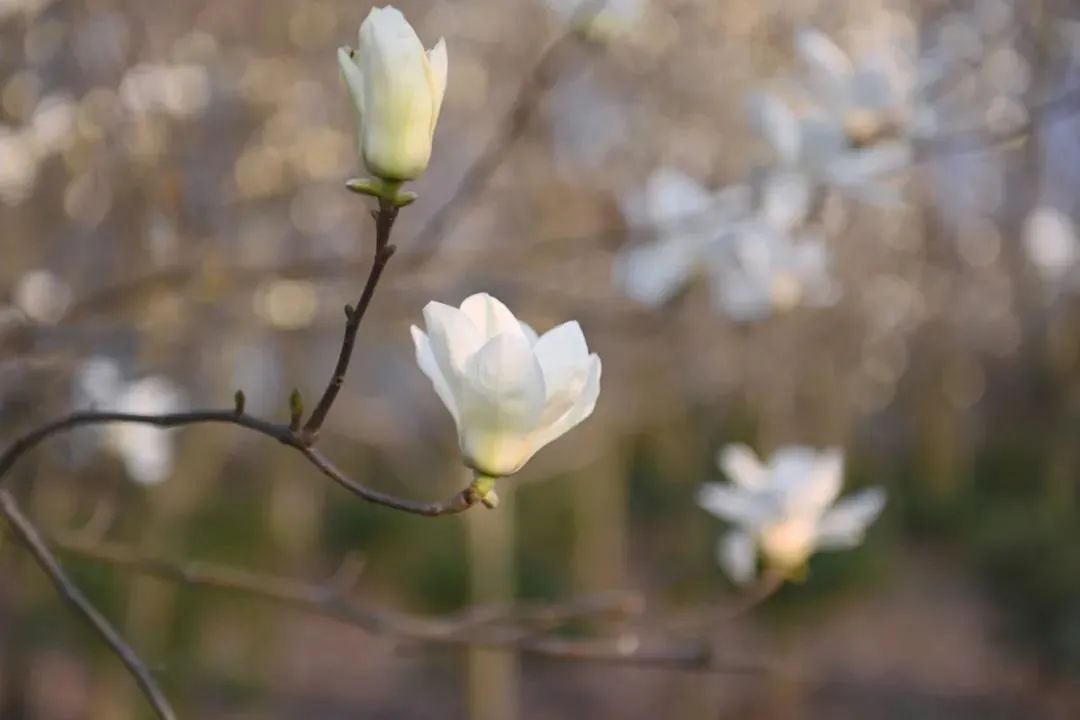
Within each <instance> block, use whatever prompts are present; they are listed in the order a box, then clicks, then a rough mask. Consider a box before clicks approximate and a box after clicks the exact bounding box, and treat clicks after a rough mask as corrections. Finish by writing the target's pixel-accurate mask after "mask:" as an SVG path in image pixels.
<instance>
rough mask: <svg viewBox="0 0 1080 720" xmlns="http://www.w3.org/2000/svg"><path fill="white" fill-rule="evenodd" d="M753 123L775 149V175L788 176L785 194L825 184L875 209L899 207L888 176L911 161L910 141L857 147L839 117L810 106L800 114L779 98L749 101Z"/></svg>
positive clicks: (807, 192) (802, 194) (806, 192)
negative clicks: (878, 207) (877, 207)
mask: <svg viewBox="0 0 1080 720" xmlns="http://www.w3.org/2000/svg"><path fill="white" fill-rule="evenodd" d="M750 120H751V124H752V125H753V126H754V128H755V130H756V131H757V132H758V134H759V135H761V137H762V138H763V139H764V140H765V141H766V142H768V143H769V145H770V146H772V149H773V152H774V153H775V155H776V160H777V164H776V166H775V167H774V168H772V169H771V173H774V174H776V173H782V174H783V176H786V180H785V184H786V192H787V194H788V195H789V196H790V197H791V198H792V201H794V200H795V199H797V198H805V200H803V202H807V203H809V201H810V200H811V199H812V198H813V192H814V190H815V189H816V188H819V187H821V186H825V187H832V188H835V189H836V190H838V191H840V192H841V193H843V194H845V195H847V196H849V197H854V198H856V199H858V200H861V201H864V202H868V203H872V204H875V205H885V206H889V205H893V206H894V205H898V204H900V196H899V193H898V191H897V189H896V187H895V185H894V184H893V183H890V182H889V177H890V176H891V175H894V174H895V173H897V172H899V171H900V170H902V169H904V168H905V167H907V165H908V164H910V162H911V146H910V143H908V142H906V141H901V140H891V141H884V142H879V143H874V144H872V145H867V146H865V147H863V146H859V145H857V144H854V143H852V141H851V139H850V138H849V137H848V134H847V131H846V130H845V128H844V125H843V124H842V123H841V122H840V121H839V120H838V118H837V117H835V116H832V115H830V114H828V113H825V112H822V111H821V110H820V109H817V108H809V109H805V110H803V111H801V112H800V113H798V114H796V112H795V111H794V110H793V109H792V107H791V106H790V105H789V104H788V103H787V102H785V101H784V100H783V99H781V98H780V97H778V96H776V95H774V94H772V93H767V92H762V93H757V94H755V95H754V96H753V98H751V101H750Z"/></svg>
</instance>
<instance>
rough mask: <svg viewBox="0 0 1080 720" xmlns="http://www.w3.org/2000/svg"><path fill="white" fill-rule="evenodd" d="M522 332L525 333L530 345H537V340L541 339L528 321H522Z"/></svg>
mask: <svg viewBox="0 0 1080 720" xmlns="http://www.w3.org/2000/svg"><path fill="white" fill-rule="evenodd" d="M521 332H522V333H523V334H524V335H525V339H526V340H528V341H529V345H532V346H533V347H534V348H535V347H536V343H537V341H539V340H540V336H539V335H537V334H536V331H535V330H533V326H532V325H530V324H529V323H527V322H523V323H521Z"/></svg>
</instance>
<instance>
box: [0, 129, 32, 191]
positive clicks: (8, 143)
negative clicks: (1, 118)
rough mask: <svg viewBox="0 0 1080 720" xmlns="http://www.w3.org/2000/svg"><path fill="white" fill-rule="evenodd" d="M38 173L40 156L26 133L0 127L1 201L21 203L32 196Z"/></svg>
mask: <svg viewBox="0 0 1080 720" xmlns="http://www.w3.org/2000/svg"><path fill="white" fill-rule="evenodd" d="M37 175H38V158H37V156H36V155H35V153H34V146H33V143H32V142H31V140H30V139H29V138H28V137H27V136H26V133H20V132H17V131H12V130H8V129H7V128H4V127H0V201H3V202H4V204H6V205H19V204H21V203H22V202H23V201H25V200H26V199H27V198H28V197H30V193H31V192H32V191H33V189H34V183H35V182H36V181H37Z"/></svg>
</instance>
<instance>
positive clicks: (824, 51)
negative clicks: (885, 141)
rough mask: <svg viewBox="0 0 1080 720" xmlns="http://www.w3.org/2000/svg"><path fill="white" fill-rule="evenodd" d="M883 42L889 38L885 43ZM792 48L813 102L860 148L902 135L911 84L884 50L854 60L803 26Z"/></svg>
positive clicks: (898, 63) (901, 66)
mask: <svg viewBox="0 0 1080 720" xmlns="http://www.w3.org/2000/svg"><path fill="white" fill-rule="evenodd" d="M885 42H887V41H885ZM795 47H796V51H797V52H798V55H799V57H800V59H801V60H802V62H803V65H804V67H805V68H806V71H807V84H808V86H809V88H810V90H811V92H812V100H813V101H814V103H815V104H816V105H817V106H818V107H820V108H822V109H823V110H824V111H825V112H826V113H828V114H829V115H830V116H831V117H832V118H833V119H834V120H835V121H836V122H837V124H839V125H840V126H841V127H842V128H843V129H844V131H845V133H846V134H847V136H848V137H849V138H850V139H851V141H852V142H853V144H855V145H859V146H865V145H869V144H871V143H873V142H875V141H876V140H877V139H880V138H882V137H885V136H891V135H896V134H899V133H902V131H903V126H904V125H905V124H906V122H907V120H908V117H909V115H910V113H911V109H910V101H911V92H912V88H911V87H910V84H909V83H908V82H906V76H907V73H905V72H904V70H905V67H904V65H907V64H908V63H900V62H898V61H897V58H896V57H895V54H890V53H888V52H887V50H888V48H883V49H881V50H882V51H880V52H878V53H876V54H874V55H871V56H870V57H867V58H863V59H861V60H860V61H859V62H856V61H855V60H854V59H853V58H852V57H851V56H850V55H848V54H847V53H846V52H844V51H843V50H842V49H841V48H840V46H838V45H837V44H836V43H834V42H833V41H832V40H831V39H830V38H829V37H828V36H827V35H825V34H824V33H822V32H820V31H818V30H814V29H811V28H805V29H803V30H801V31H800V32H799V33H798V34H797V35H796V39H795Z"/></svg>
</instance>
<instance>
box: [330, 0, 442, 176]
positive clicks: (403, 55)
mask: <svg viewBox="0 0 1080 720" xmlns="http://www.w3.org/2000/svg"><path fill="white" fill-rule="evenodd" d="M338 63H339V64H340V65H341V72H342V74H343V75H344V76H345V83H346V85H348V88H349V94H350V95H351V97H352V100H353V104H354V105H355V106H356V112H357V115H358V118H359V123H358V134H359V139H360V153H361V155H362V157H363V159H364V164H365V165H366V166H367V169H368V170H369V171H370V172H371V173H372V174H373V175H375V176H376V177H378V178H380V179H382V180H385V181H388V182H401V181H405V180H413V179H415V178H417V177H419V176H420V175H421V174H422V173H423V172H424V170H425V169H426V168H427V165H428V160H429V159H430V157H431V142H432V138H433V137H434V135H435V124H436V122H437V121H438V119H439V110H440V108H441V107H442V101H443V95H444V93H445V91H446V76H447V70H448V61H447V56H446V42H445V41H444V40H442V39H440V40H439V42H438V43H436V44H435V47H433V48H432V49H431V50H430V51H428V50H425V49H424V46H423V45H422V44H421V43H420V38H418V37H417V36H416V32H415V31H414V30H413V28H412V26H411V25H409V23H408V21H407V20H406V19H405V16H404V15H402V14H401V12H399V11H398V10H397V9H395V8H393V7H385V8H372V10H371V13H370V14H368V16H367V19H366V20H364V22H363V24H362V25H361V26H360V41H359V45H358V47H357V48H356V49H355V50H354V49H352V48H348V47H343V48H339V49H338Z"/></svg>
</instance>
